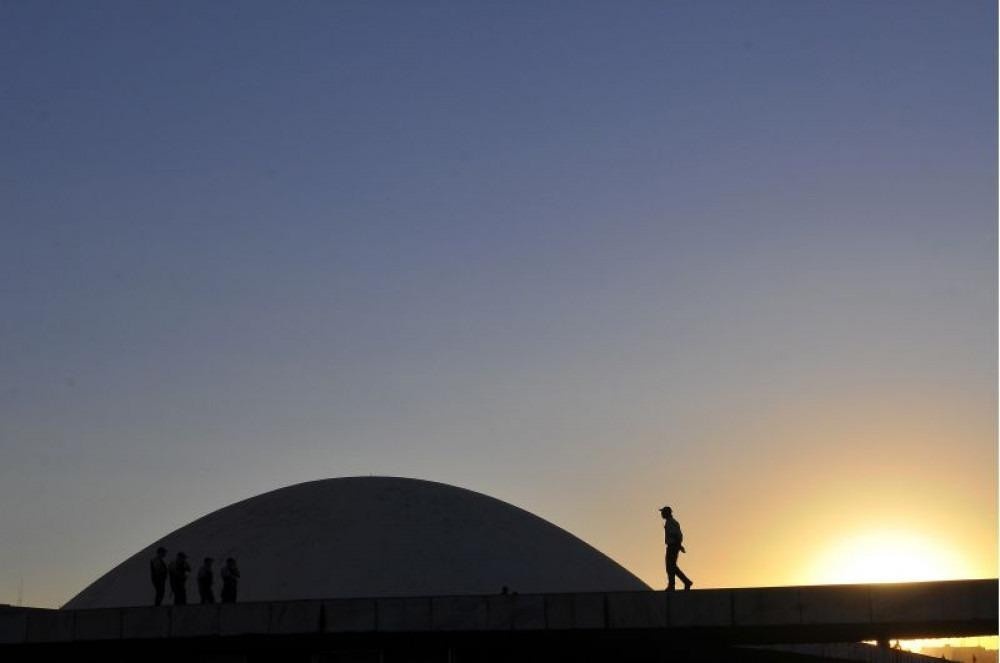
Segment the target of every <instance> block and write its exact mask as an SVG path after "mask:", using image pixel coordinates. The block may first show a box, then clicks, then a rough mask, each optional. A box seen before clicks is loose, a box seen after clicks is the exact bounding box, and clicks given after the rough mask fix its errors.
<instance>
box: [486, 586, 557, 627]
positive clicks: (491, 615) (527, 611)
mask: <svg viewBox="0 0 1000 663" xmlns="http://www.w3.org/2000/svg"><path fill="white" fill-rule="evenodd" d="M486 606H487V623H486V627H487V629H489V630H492V631H537V630H541V629H544V628H545V597H544V596H541V595H538V594H526V595H524V596H521V595H519V594H506V595H499V596H497V595H494V596H488V597H486Z"/></svg>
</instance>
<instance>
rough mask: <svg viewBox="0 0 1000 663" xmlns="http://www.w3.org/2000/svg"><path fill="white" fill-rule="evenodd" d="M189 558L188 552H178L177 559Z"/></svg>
mask: <svg viewBox="0 0 1000 663" xmlns="http://www.w3.org/2000/svg"><path fill="white" fill-rule="evenodd" d="M187 558H188V556H187V554H186V553H182V552H179V553H177V559H187Z"/></svg>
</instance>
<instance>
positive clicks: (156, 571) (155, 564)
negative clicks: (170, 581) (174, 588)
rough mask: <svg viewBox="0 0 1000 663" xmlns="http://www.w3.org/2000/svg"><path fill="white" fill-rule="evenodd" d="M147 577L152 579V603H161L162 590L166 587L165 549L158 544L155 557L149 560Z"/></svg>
mask: <svg viewBox="0 0 1000 663" xmlns="http://www.w3.org/2000/svg"><path fill="white" fill-rule="evenodd" d="M149 579H150V580H152V581H153V591H154V592H155V593H156V595H155V596H154V597H153V605H160V604H161V603H163V591H164V590H165V589H166V587H167V549H166V548H164V547H163V546H160V547H159V548H157V549H156V557H154V558H153V559H151V560H149Z"/></svg>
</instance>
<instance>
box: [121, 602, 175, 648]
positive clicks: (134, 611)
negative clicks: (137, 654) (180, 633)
mask: <svg viewBox="0 0 1000 663" xmlns="http://www.w3.org/2000/svg"><path fill="white" fill-rule="evenodd" d="M176 609H177V608H174V610H176ZM182 609H183V608H182ZM170 610H171V608H165V607H159V608H156V607H146V608H129V609H127V610H122V638H125V639H127V640H148V639H154V638H165V637H167V635H169V634H170Z"/></svg>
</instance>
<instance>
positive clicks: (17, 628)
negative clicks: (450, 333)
mask: <svg viewBox="0 0 1000 663" xmlns="http://www.w3.org/2000/svg"><path fill="white" fill-rule="evenodd" d="M27 637H28V615H27V613H25V612H21V611H16V612H15V611H10V612H8V611H6V610H4V611H0V642H2V643H10V642H24V640H25V638H27Z"/></svg>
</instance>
